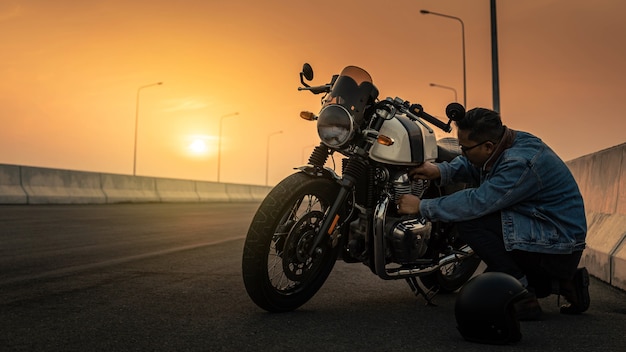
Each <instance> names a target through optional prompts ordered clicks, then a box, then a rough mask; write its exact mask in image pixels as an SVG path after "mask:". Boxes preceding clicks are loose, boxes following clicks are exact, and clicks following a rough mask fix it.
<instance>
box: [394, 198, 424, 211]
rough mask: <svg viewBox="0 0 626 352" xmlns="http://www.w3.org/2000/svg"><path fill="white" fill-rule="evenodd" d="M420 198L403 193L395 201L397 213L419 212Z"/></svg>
mask: <svg viewBox="0 0 626 352" xmlns="http://www.w3.org/2000/svg"><path fill="white" fill-rule="evenodd" d="M420 202H421V200H420V199H419V198H418V197H416V196H414V195H412V194H405V195H403V196H401V197H400V199H398V202H397V203H396V204H397V206H398V213H400V214H418V213H419V212H420Z"/></svg>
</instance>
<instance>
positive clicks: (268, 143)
mask: <svg viewBox="0 0 626 352" xmlns="http://www.w3.org/2000/svg"><path fill="white" fill-rule="evenodd" d="M281 133H283V131H276V132H272V133H270V134H269V135H268V136H267V150H266V152H265V185H266V186H267V185H268V182H267V179H268V176H269V169H270V137H271V136H274V135H277V134H281Z"/></svg>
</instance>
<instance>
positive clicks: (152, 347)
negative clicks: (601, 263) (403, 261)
mask: <svg viewBox="0 0 626 352" xmlns="http://www.w3.org/2000/svg"><path fill="white" fill-rule="evenodd" d="M257 207H258V204H246V203H244V204H206V203H203V204H141V205H137V204H123V205H50V206H0V350H1V351H292V350H294V351H320V350H323V351H419V350H422V351H428V350H430V351H451V350H463V351H626V344H625V343H624V341H623V336H624V332H625V331H626V293H624V292H623V291H619V290H617V289H614V288H612V287H610V286H608V285H606V284H604V283H602V282H600V281H598V280H596V279H592V282H591V286H590V291H591V298H592V304H591V308H590V309H589V311H588V312H587V313H586V314H583V315H581V316H563V315H560V314H559V313H558V306H557V298H556V297H555V296H551V297H548V298H545V299H542V300H541V303H542V307H543V309H544V312H545V319H544V320H542V321H535V322H522V323H521V331H522V334H523V338H522V341H521V342H520V343H518V344H516V345H513V346H489V345H480V344H474V343H469V342H466V341H464V340H463V339H462V338H461V336H460V334H459V333H458V332H457V330H456V327H455V326H456V324H455V317H454V301H455V295H454V294H451V295H440V296H437V297H436V299H435V302H436V303H437V304H438V306H436V307H433V306H425V305H424V300H423V299H421V298H419V297H415V296H414V295H413V294H412V293H411V292H410V290H409V288H408V286H407V285H406V284H405V283H404V282H403V281H384V280H381V279H379V278H378V277H376V276H374V275H373V274H371V272H370V271H369V269H367V268H366V267H364V266H363V265H361V264H346V263H343V262H338V263H337V265H336V267H335V270H334V271H333V273H331V275H330V277H329V279H328V281H327V282H326V284H325V285H324V287H322V289H321V290H320V292H319V293H318V294H317V295H316V296H315V297H314V298H313V299H312V300H311V301H310V302H308V303H307V304H305V305H304V306H303V307H301V308H300V309H298V310H297V311H295V312H291V313H283V314H269V313H266V312H264V311H263V310H261V309H259V308H258V307H256V306H255V305H254V304H253V303H252V302H251V301H250V299H249V298H248V296H247V295H246V292H245V289H244V287H243V282H242V279H241V253H242V248H243V236H245V233H246V231H247V226H248V225H249V222H250V220H251V217H252V215H253V214H254V211H255V210H256V208H257Z"/></svg>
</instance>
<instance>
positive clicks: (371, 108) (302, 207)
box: [242, 64, 480, 312]
mask: <svg viewBox="0 0 626 352" xmlns="http://www.w3.org/2000/svg"><path fill="white" fill-rule="evenodd" d="M305 79H306V81H308V82H311V81H312V80H313V69H312V67H311V66H310V65H309V64H304V66H303V69H302V72H300V82H301V84H302V87H299V88H298V90H301V91H309V92H311V93H313V94H323V96H322V99H321V103H322V107H321V110H320V112H319V114H317V115H316V114H314V113H311V112H306V111H303V112H302V113H301V114H300V116H301V117H302V118H304V119H306V120H310V121H317V131H318V135H319V137H320V144H319V145H318V146H316V147H315V149H314V150H313V152H312V153H311V156H310V158H309V160H308V165H305V166H301V167H299V168H296V169H297V170H298V171H297V172H295V173H293V174H291V175H290V176H288V177H286V178H285V179H283V180H282V181H281V182H279V183H278V184H277V185H276V186H274V187H273V188H272V190H271V191H270V192H269V193H268V195H267V196H266V198H265V199H264V200H263V201H262V203H261V204H260V206H259V208H258V210H257V212H256V214H255V215H254V217H253V219H252V222H251V224H250V227H249V230H248V233H247V236H246V239H245V244H244V248H243V259H242V273H243V280H244V285H245V289H246V291H247V293H248V295H249V296H250V298H251V299H252V301H253V302H254V303H256V304H257V305H258V306H259V307H261V308H263V309H265V310H267V311H269V312H286V311H292V310H295V309H297V308H298V307H300V306H302V305H303V304H305V303H306V302H307V301H308V300H309V299H311V297H313V296H314V295H315V293H316V292H317V291H318V290H319V289H320V288H321V287H322V285H323V284H324V282H325V281H326V278H327V277H328V275H329V274H330V272H331V271H332V269H333V266H334V265H335V262H336V261H337V260H338V259H339V258H340V259H342V260H343V261H345V262H347V263H362V264H364V265H366V266H368V267H369V268H370V270H371V271H372V272H373V273H374V274H376V275H377V276H379V277H380V278H381V279H384V280H398V279H404V280H406V282H407V283H408V285H409V287H410V289H411V290H412V291H413V293H414V294H415V295H416V296H419V295H421V296H423V297H424V298H425V299H426V301H427V303H428V304H433V301H432V299H433V297H434V296H435V295H436V294H437V293H446V292H448V293H449V292H454V291H455V290H457V289H459V288H460V287H461V286H462V285H463V284H464V283H465V282H466V281H467V280H469V279H470V278H471V277H472V275H473V274H474V272H475V271H476V269H477V267H478V265H479V264H480V258H479V257H478V256H477V255H476V254H475V253H474V252H473V251H472V249H471V248H470V247H469V246H467V245H466V244H465V243H463V241H462V240H461V239H459V238H458V232H457V230H456V226H455V224H452V223H441V222H431V221H428V220H426V219H424V218H422V217H421V216H415V215H413V216H407V215H401V214H399V213H398V211H397V206H396V205H395V203H396V201H397V200H398V199H399V197H401V196H402V195H404V194H413V195H415V196H418V197H420V198H433V197H439V196H443V195H447V194H450V193H452V192H456V191H458V190H460V189H463V188H465V187H468V185H465V184H457V185H453V186H449V187H442V186H439V185H437V183H436V182H433V181H428V180H413V179H411V178H410V177H409V176H408V171H409V170H410V169H411V168H413V167H416V166H418V165H420V164H421V163H424V162H441V161H450V160H452V159H453V158H455V157H456V156H458V155H459V154H460V148H459V146H458V141H456V139H454V138H442V139H441V140H439V142H438V141H437V140H436V137H435V133H434V130H433V128H432V127H431V125H432V126H434V127H436V128H439V129H441V130H443V131H445V132H448V133H449V132H451V130H452V129H451V126H450V124H451V122H452V121H455V120H458V119H460V118H462V117H463V116H464V114H465V109H464V107H463V106H462V105H460V104H458V103H451V104H449V105H448V106H447V108H446V115H447V117H448V118H449V120H448V122H447V123H445V122H443V121H442V120H440V119H438V118H436V117H433V116H431V115H429V114H428V113H426V112H425V111H424V109H423V108H422V106H421V105H420V104H411V103H410V102H408V101H405V100H402V99H401V98H397V97H396V98H393V99H392V98H386V99H384V100H379V99H378V94H379V92H378V89H377V88H376V86H374V84H373V81H372V78H371V76H370V75H369V73H367V72H366V71H365V70H363V69H362V68H359V67H356V66H347V67H345V68H344V69H343V70H342V71H341V73H340V74H339V75H333V77H332V79H331V82H330V83H328V84H323V85H320V86H311V85H309V84H308V83H307V82H305ZM335 153H338V154H340V155H341V156H342V160H341V166H342V167H341V174H338V173H337V172H336V171H335V170H334V169H333V168H330V167H327V166H325V165H326V163H327V161H328V158H329V157H330V156H333V159H332V160H333V164H334V155H335Z"/></svg>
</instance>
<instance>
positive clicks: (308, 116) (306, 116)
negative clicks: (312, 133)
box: [300, 111, 317, 121]
mask: <svg viewBox="0 0 626 352" xmlns="http://www.w3.org/2000/svg"><path fill="white" fill-rule="evenodd" d="M300 117H301V118H303V119H305V120H307V121H315V120H317V116H315V114H314V113H312V112H310V111H302V112H300Z"/></svg>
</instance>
